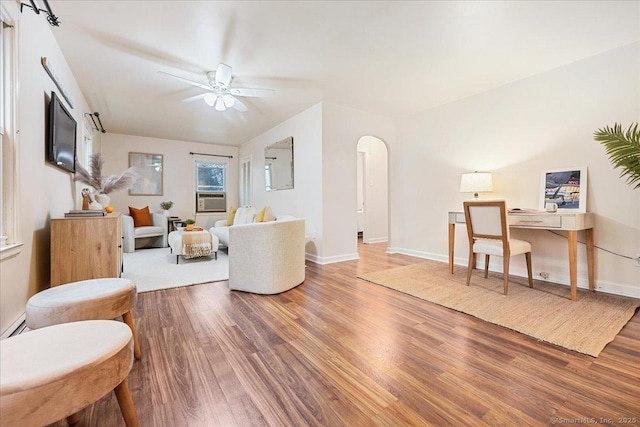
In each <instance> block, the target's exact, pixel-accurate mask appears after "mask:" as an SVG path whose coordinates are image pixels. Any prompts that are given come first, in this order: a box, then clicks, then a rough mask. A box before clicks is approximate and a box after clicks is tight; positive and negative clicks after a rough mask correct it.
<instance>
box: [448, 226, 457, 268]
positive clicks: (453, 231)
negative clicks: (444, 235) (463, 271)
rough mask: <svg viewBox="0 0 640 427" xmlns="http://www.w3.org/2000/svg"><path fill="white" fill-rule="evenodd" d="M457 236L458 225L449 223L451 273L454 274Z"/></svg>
mask: <svg viewBox="0 0 640 427" xmlns="http://www.w3.org/2000/svg"><path fill="white" fill-rule="evenodd" d="M455 238H456V225H455V224H449V273H451V274H453V244H454V241H455Z"/></svg>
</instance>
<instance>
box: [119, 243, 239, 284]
mask: <svg viewBox="0 0 640 427" xmlns="http://www.w3.org/2000/svg"><path fill="white" fill-rule="evenodd" d="M122 277H123V278H125V279H130V280H133V281H134V282H135V284H136V287H137V288H138V292H149V291H155V290H158V289H168V288H177V287H179V286H189V285H197V284H200V283H208V282H217V281H220V280H228V279H229V259H228V257H227V254H226V253H224V252H221V251H218V259H217V260H214V259H213V255H211V256H209V257H200V258H193V259H184V258H183V257H182V256H180V263H179V264H176V256H175V255H172V254H171V252H170V249H169V248H157V249H138V250H136V251H135V252H133V253H130V254H124V272H123V273H122Z"/></svg>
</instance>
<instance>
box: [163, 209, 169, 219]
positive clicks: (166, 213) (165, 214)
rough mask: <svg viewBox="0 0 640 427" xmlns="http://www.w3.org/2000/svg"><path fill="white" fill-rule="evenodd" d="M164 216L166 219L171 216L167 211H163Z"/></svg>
mask: <svg viewBox="0 0 640 427" xmlns="http://www.w3.org/2000/svg"><path fill="white" fill-rule="evenodd" d="M164 216H166V217H167V218H168V217H170V216H171V214H170V213H169V209H165V210H164Z"/></svg>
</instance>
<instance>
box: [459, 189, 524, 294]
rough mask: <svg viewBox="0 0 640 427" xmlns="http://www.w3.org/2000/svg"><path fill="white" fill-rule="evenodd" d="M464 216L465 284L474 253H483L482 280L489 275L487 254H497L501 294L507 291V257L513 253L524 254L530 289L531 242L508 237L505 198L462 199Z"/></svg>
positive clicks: (488, 255)
mask: <svg viewBox="0 0 640 427" xmlns="http://www.w3.org/2000/svg"><path fill="white" fill-rule="evenodd" d="M464 216H465V220H466V223H467V234H468V236H469V267H468V269H467V286H469V282H470V281H471V270H473V268H474V267H475V261H476V254H485V261H484V277H485V279H486V278H487V277H488V275H489V257H490V256H491V255H497V256H501V257H503V261H502V262H503V271H504V294H505V295H507V292H508V291H509V260H510V258H511V257H512V256H513V255H520V254H524V255H525V258H526V260H527V273H528V275H529V287H530V288H533V277H532V274H531V243H529V242H526V241H524V240H518V239H511V238H510V237H509V226H508V224H507V208H506V203H505V201H504V200H496V201H469V202H464Z"/></svg>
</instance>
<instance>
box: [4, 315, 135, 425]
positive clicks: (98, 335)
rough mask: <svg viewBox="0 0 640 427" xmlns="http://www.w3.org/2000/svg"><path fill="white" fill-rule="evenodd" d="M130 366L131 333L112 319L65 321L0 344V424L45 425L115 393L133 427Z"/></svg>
mask: <svg viewBox="0 0 640 427" xmlns="http://www.w3.org/2000/svg"><path fill="white" fill-rule="evenodd" d="M132 366H133V339H132V335H131V329H130V328H128V327H127V326H126V325H124V324H123V323H120V322H114V321H112V320H86V321H82V322H73V323H64V324H61V325H55V326H49V327H46V328H42V329H38V330H36V331H30V332H25V333H22V334H20V335H17V336H14V337H11V338H7V339H5V340H3V341H2V345H0V420H2V425H6V426H43V425H48V424H51V423H53V422H56V421H58V420H61V419H63V418H65V417H69V416H71V415H72V414H75V413H76V412H77V411H79V410H81V409H82V408H84V407H86V406H88V405H90V404H92V403H93V402H95V401H97V400H98V399H100V398H102V397H103V396H105V395H106V394H107V393H109V392H110V391H111V390H114V391H115V394H116V398H117V399H118V404H119V405H120V410H121V411H122V416H123V417H124V421H125V423H126V425H127V426H128V427H137V426H138V418H137V416H136V411H135V407H134V406H133V401H132V400H131V395H130V393H129V387H128V385H127V375H128V374H129V371H130V370H131V367H132Z"/></svg>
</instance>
